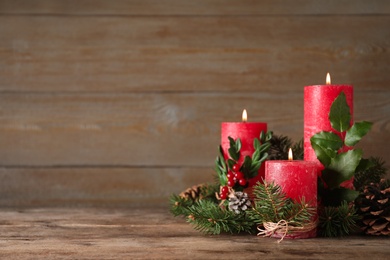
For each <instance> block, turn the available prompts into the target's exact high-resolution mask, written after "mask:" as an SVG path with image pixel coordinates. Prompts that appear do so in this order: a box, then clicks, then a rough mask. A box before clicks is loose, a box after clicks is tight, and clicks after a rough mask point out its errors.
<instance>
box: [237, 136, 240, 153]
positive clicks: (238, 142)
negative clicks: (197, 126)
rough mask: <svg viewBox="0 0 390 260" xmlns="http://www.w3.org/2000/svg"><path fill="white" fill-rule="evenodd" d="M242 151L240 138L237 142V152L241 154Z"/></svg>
mask: <svg viewBox="0 0 390 260" xmlns="http://www.w3.org/2000/svg"><path fill="white" fill-rule="evenodd" d="M240 150H241V140H240V138H237V140H236V152H237V153H238V152H240Z"/></svg>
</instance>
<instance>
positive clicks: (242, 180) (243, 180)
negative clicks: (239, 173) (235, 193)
mask: <svg viewBox="0 0 390 260" xmlns="http://www.w3.org/2000/svg"><path fill="white" fill-rule="evenodd" d="M238 183H239V184H240V185H241V186H245V184H246V180H245V179H240V180H239V181H238Z"/></svg>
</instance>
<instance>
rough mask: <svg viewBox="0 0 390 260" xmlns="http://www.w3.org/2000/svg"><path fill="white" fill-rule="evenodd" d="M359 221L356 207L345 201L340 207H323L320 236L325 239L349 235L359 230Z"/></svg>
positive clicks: (320, 214)
mask: <svg viewBox="0 0 390 260" xmlns="http://www.w3.org/2000/svg"><path fill="white" fill-rule="evenodd" d="M358 219H359V216H358V215H357V214H356V209H355V207H354V206H353V205H348V203H347V202H345V201H344V202H342V203H341V205H340V206H339V207H323V208H322V210H320V212H319V225H318V231H319V235H320V236H323V237H340V236H346V235H349V234H350V233H351V232H353V231H354V230H356V229H357V223H356V222H357V221H358Z"/></svg>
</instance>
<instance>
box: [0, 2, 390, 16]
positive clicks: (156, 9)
mask: <svg viewBox="0 0 390 260" xmlns="http://www.w3.org/2000/svg"><path fill="white" fill-rule="evenodd" d="M1 13H3V14H52V15H59V14H68V15H69V14H71V15H197V16H201V15H297V14H298V15H318V14H328V15H334V14H344V15H346V14H347V15H350V14H352V15H355V14H389V13H390V6H389V4H388V2H387V1H386V0H371V1H364V0H355V1H354V0H328V1H319V0H314V1H313V0H295V1H294V4H290V3H289V4H286V2H285V1H283V0H262V1H251V0H197V1H196V2H192V1H189V2H188V1H180V0H164V1H159V0H141V1H139V0H132V1H131V0H130V1H129V0H115V1H110V2H107V1H104V0H94V1H90V0H67V1H50V0H35V1H33V2H31V1H29V0H2V1H0V14H1Z"/></svg>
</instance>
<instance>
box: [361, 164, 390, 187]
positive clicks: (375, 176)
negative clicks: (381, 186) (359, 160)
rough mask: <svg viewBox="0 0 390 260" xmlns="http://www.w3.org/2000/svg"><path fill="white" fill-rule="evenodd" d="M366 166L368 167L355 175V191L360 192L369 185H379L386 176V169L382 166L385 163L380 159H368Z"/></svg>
mask: <svg viewBox="0 0 390 260" xmlns="http://www.w3.org/2000/svg"><path fill="white" fill-rule="evenodd" d="M367 164H369V166H368V167H366V169H362V170H360V169H359V170H358V171H357V172H356V173H355V179H354V186H355V188H356V190H361V189H362V188H363V187H364V186H365V185H368V184H370V183H379V182H380V180H381V179H382V178H384V177H385V176H386V174H387V168H386V167H385V166H384V165H385V161H384V160H383V159H382V158H379V157H370V158H369V159H368V160H367Z"/></svg>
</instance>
